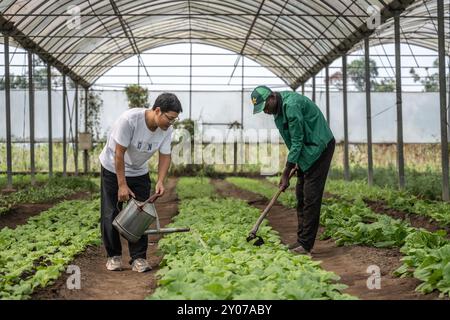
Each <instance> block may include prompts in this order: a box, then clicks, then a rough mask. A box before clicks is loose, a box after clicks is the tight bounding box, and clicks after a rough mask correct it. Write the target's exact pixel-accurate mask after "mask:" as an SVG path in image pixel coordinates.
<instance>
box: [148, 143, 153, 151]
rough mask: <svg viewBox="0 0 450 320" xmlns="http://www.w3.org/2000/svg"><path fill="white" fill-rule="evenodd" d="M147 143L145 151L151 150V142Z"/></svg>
mask: <svg viewBox="0 0 450 320" xmlns="http://www.w3.org/2000/svg"><path fill="white" fill-rule="evenodd" d="M147 144H148V147H147V151H150V150H152V144H151V143H147Z"/></svg>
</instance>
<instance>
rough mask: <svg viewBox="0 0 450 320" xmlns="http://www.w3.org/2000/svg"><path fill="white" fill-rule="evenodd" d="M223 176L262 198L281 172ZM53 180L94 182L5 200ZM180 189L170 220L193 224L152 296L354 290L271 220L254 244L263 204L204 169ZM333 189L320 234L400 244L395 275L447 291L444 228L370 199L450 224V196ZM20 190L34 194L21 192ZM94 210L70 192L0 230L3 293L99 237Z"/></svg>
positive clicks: (95, 205)
mask: <svg viewBox="0 0 450 320" xmlns="http://www.w3.org/2000/svg"><path fill="white" fill-rule="evenodd" d="M227 180H228V182H230V183H232V184H234V185H235V186H237V187H239V188H242V189H245V190H248V191H251V192H254V193H258V194H261V195H263V196H264V197H266V198H270V197H271V196H272V195H273V194H274V192H275V191H276V190H277V187H276V182H278V179H277V178H270V179H268V181H264V180H257V179H248V178H237V177H233V178H228V179H227ZM55 186H60V187H61V189H64V192H67V193H69V194H70V193H74V192H77V191H89V190H91V191H92V190H96V188H98V186H97V185H96V184H95V183H93V182H92V181H90V180H89V179H84V180H83V179H78V178H69V179H64V180H62V179H61V180H58V179H54V180H52V181H50V180H48V179H47V180H45V181H42V182H41V185H40V186H39V187H35V188H25V187H24V188H23V190H21V191H19V192H18V193H16V194H18V195H17V196H16V197H18V198H16V199H15V198H13V197H14V195H11V198H9V199H10V200H9V204H8V206H11V205H14V204H15V203H20V202H22V201H27V202H29V200H30V199H36V200H35V201H36V202H39V201H46V199H47V200H48V199H54V198H59V197H60V193H55V194H54V195H53V198H52V196H51V192H50V191H49V190H52V188H54V187H55ZM294 186H295V181H293V182H292V186H291V188H290V190H289V192H286V193H283V194H282V195H281V197H280V198H279V201H280V202H281V203H282V204H283V205H284V206H286V207H289V208H295V205H296V199H295V193H294V192H293V188H294ZM55 188H56V187H55ZM176 192H177V194H178V197H179V199H180V203H179V214H178V215H177V216H176V217H175V218H174V220H173V221H174V222H173V223H172V226H177V227H184V226H189V227H191V230H192V231H191V232H189V233H181V234H172V235H167V236H165V237H164V238H163V239H162V240H160V242H159V247H160V250H161V251H162V253H163V254H164V257H163V260H162V261H161V265H160V266H161V269H160V270H159V271H158V278H159V285H158V288H157V290H156V292H155V293H154V294H153V295H151V296H149V297H148V298H149V299H353V298H355V297H352V296H350V295H347V294H344V293H343V290H344V289H345V288H346V286H345V285H343V284H341V283H339V277H338V276H337V275H336V274H334V273H331V272H328V271H326V270H323V269H322V268H321V267H320V264H319V263H318V262H316V261H313V260H311V258H310V257H308V256H304V255H296V254H292V253H291V252H290V251H289V250H288V249H287V247H286V246H285V245H283V244H282V243H281V241H280V238H279V236H278V234H277V233H276V232H275V231H274V230H273V229H272V228H271V227H270V226H269V225H268V224H267V221H266V222H264V224H263V225H262V227H261V229H260V231H259V233H260V234H261V235H262V236H263V238H264V239H265V240H266V244H265V245H263V246H262V247H255V246H253V245H252V244H251V243H247V242H246V241H245V238H246V236H247V234H248V232H249V230H250V229H251V227H252V225H253V223H254V222H255V221H256V219H257V217H258V216H259V214H260V211H259V210H258V209H256V208H254V207H252V206H250V205H248V204H247V203H246V202H244V201H240V200H237V199H230V198H220V197H218V195H217V194H216V192H215V189H214V187H213V186H212V185H211V184H210V182H209V180H208V179H206V178H203V179H202V178H181V179H179V182H178V184H177V189H176ZM327 192H329V193H330V194H331V195H332V196H331V197H327V198H326V199H325V200H324V204H323V209H322V215H321V224H322V225H323V226H324V227H325V228H324V232H323V234H322V235H321V236H322V238H323V239H326V238H332V239H333V240H334V241H336V243H337V244H338V245H364V246H373V247H378V248H399V249H400V252H401V253H402V255H403V257H402V265H401V267H400V268H398V269H397V270H396V271H395V275H397V276H399V277H411V276H412V277H415V278H417V279H419V280H420V281H421V284H420V285H419V286H418V287H417V291H420V292H422V293H429V292H431V291H434V290H438V291H439V292H440V293H441V295H443V296H444V295H449V294H450V241H449V240H448V238H447V236H446V234H445V232H441V231H439V232H435V233H431V232H428V231H426V230H423V229H417V228H413V227H412V226H411V225H410V224H409V223H408V222H406V221H402V220H399V219H394V218H392V217H390V216H388V215H385V214H380V213H376V212H373V211H372V210H371V208H370V207H369V206H368V205H367V204H366V202H365V200H367V199H369V200H373V201H382V202H383V203H385V204H386V206H388V207H390V208H395V209H397V210H402V211H405V212H410V213H412V214H420V215H423V216H426V217H428V218H430V219H433V220H435V221H437V222H439V223H440V224H441V225H443V226H444V225H448V216H447V215H448V212H450V210H449V209H450V208H449V205H448V204H446V203H441V202H432V201H426V200H420V199H417V198H415V197H413V196H411V195H410V194H408V193H405V192H398V191H394V190H390V189H384V188H378V187H375V188H369V187H367V186H366V185H365V184H362V183H360V182H351V183H345V182H342V181H338V180H330V181H329V182H328V184H327ZM20 194H23V195H24V197H25V195H30V197H31V198H30V197H25V198H20ZM32 197H35V198H32ZM4 198H6V197H2V200H3V199H4ZM14 199H15V200H14ZM42 199H44V200H42ZM32 201H34V200H32ZM446 210H447V211H446ZM446 212H447V213H446ZM98 219H99V199H98V198H94V199H90V200H74V201H64V202H61V203H60V204H57V205H55V206H54V207H53V208H51V209H49V210H47V211H44V212H42V213H41V214H40V215H39V216H35V217H33V218H30V219H29V220H28V222H27V223H26V224H24V225H20V226H18V227H17V228H15V229H9V228H4V229H2V230H0V247H1V248H2V250H1V251H0V299H25V298H29V297H30V296H31V294H32V293H33V292H34V291H35V290H36V289H37V288H39V287H45V286H47V285H49V284H51V283H52V282H53V281H54V280H56V279H58V278H59V277H60V275H61V273H62V272H64V269H65V267H66V266H67V265H68V264H70V262H71V261H72V260H73V257H74V256H75V255H77V254H79V253H81V252H83V251H84V250H85V249H86V247H87V246H89V245H100V243H101V242H100V233H99V226H98V223H99V220H98Z"/></svg>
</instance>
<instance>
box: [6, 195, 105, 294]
mask: <svg viewBox="0 0 450 320" xmlns="http://www.w3.org/2000/svg"><path fill="white" fill-rule="evenodd" d="M99 210H100V201H99V200H98V199H96V200H91V201H81V200H78V201H65V202H63V203H61V204H59V205H57V206H55V207H53V208H52V209H50V210H48V211H45V212H43V213H41V214H40V215H39V216H36V217H32V218H30V219H29V220H28V222H27V223H26V224H25V225H21V226H18V227H17V228H15V229H14V230H12V229H9V228H3V229H2V230H1V231H0V247H1V248H2V250H1V251H0V275H1V277H0V299H26V298H28V297H29V296H30V295H31V293H32V292H33V290H35V289H36V288H38V287H45V286H47V285H49V284H50V283H52V281H54V280H56V279H57V278H58V277H59V275H60V274H61V272H63V271H64V268H65V266H66V265H67V264H68V263H69V262H70V261H71V260H72V259H73V257H74V256H75V255H76V254H78V253H80V252H82V251H84V250H85V249H86V247H87V246H88V245H98V244H100V232H99V230H100V229H99V224H98V212H99Z"/></svg>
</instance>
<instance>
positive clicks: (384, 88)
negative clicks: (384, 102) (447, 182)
mask: <svg viewBox="0 0 450 320" xmlns="http://www.w3.org/2000/svg"><path fill="white" fill-rule="evenodd" d="M373 91H375V92H394V91H395V80H393V79H388V78H384V79H383V80H381V83H378V82H376V81H375V83H374V85H373Z"/></svg>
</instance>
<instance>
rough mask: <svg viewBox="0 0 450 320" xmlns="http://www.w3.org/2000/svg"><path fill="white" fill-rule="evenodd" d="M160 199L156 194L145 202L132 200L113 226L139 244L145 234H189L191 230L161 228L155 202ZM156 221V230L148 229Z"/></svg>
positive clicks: (129, 239)
mask: <svg viewBox="0 0 450 320" xmlns="http://www.w3.org/2000/svg"><path fill="white" fill-rule="evenodd" d="M159 197H160V195H159V194H156V193H155V194H154V195H152V196H151V197H150V198H148V199H147V200H145V201H144V202H140V201H137V200H136V199H134V198H131V199H130V200H129V201H128V203H127V205H126V206H125V207H124V208H123V209H122V211H120V212H119V214H118V215H117V216H116V218H115V219H114V221H113V226H114V227H115V228H116V229H117V231H119V233H120V234H121V235H122V236H123V237H124V238H125V239H127V240H128V241H130V242H133V243H134V242H137V241H138V240H139V239H140V238H141V237H142V236H143V235H144V234H163V233H173V232H187V231H189V230H190V229H189V228H160V225H159V217H158V213H157V212H156V208H155V204H154V202H155V201H156V199H158V198H159ZM155 220H156V230H149V229H148V227H150V225H151V224H152V223H153V222H154V221H155Z"/></svg>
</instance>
